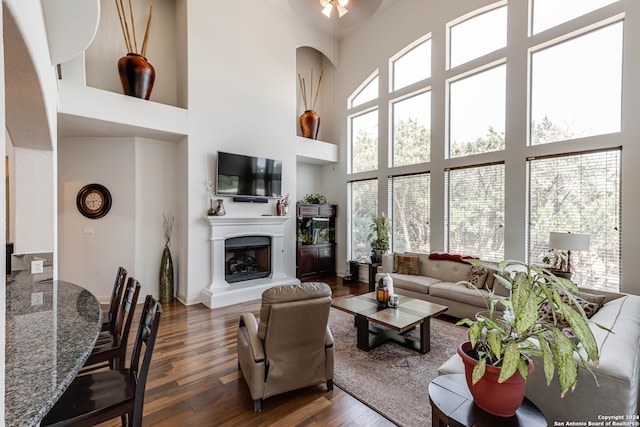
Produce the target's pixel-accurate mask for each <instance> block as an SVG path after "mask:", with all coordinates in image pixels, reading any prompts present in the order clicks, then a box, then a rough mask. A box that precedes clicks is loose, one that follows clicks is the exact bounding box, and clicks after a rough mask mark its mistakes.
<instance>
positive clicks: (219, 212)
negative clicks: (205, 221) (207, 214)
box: [214, 199, 227, 216]
mask: <svg viewBox="0 0 640 427" xmlns="http://www.w3.org/2000/svg"><path fill="white" fill-rule="evenodd" d="M216 202H217V203H218V205H217V206H216V211H215V213H214V215H215V216H225V215H226V214H227V210H226V209H225V208H224V204H223V202H224V200H223V199H218V200H216Z"/></svg>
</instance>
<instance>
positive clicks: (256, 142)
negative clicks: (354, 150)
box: [3, 0, 640, 304]
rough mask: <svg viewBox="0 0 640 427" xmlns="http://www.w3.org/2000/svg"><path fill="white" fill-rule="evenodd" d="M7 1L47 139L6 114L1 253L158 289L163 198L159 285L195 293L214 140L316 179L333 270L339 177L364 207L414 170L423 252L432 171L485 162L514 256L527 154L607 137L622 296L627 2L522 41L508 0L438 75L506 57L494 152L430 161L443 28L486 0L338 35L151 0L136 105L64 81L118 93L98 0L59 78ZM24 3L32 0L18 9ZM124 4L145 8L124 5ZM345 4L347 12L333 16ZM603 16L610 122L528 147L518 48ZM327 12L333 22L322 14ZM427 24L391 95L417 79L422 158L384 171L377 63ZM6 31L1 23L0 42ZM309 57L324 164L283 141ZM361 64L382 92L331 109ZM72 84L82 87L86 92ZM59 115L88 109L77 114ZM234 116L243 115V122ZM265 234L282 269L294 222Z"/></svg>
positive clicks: (34, 30) (522, 9)
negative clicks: (151, 72) (373, 147)
mask: <svg viewBox="0 0 640 427" xmlns="http://www.w3.org/2000/svg"><path fill="white" fill-rule="evenodd" d="M18 3H20V2H13V1H6V2H5V14H6V13H11V14H12V15H14V16H15V17H17V20H18V21H19V22H34V21H35V22H36V23H38V24H37V25H35V26H29V34H25V35H24V38H25V40H26V43H25V46H27V48H28V51H29V52H30V55H31V56H32V58H33V61H34V63H35V66H34V67H33V69H34V70H35V73H34V74H35V75H36V76H37V77H39V78H41V79H42V80H41V81H38V80H37V78H36V80H32V81H31V85H33V86H37V87H42V88H44V89H43V91H42V93H43V94H44V95H41V96H40V97H38V98H35V97H29V99H30V100H34V99H35V100H38V99H43V100H44V101H43V102H42V104H44V105H39V106H37V107H36V108H32V109H31V110H33V111H34V112H39V113H40V114H41V115H40V116H39V117H38V119H37V120H36V121H32V122H31V123H35V124H34V125H33V126H38V127H42V128H44V129H45V132H43V133H44V134H45V135H48V138H49V139H50V142H49V147H50V148H49V150H44V151H42V150H34V148H35V147H34V145H30V142H29V141H27V142H24V141H22V140H21V138H20V133H19V132H18V131H17V130H14V129H13V128H12V123H11V121H10V119H9V118H8V119H7V128H8V129H9V134H10V137H11V139H12V141H13V143H14V144H13V145H14V146H15V147H17V148H15V151H14V156H13V159H14V160H12V162H11V163H10V166H9V170H10V176H11V173H12V172H13V177H14V183H13V185H14V187H11V188H12V189H13V190H14V191H11V192H10V194H11V196H10V197H11V200H10V207H11V208H10V209H11V210H10V218H12V219H13V222H11V224H10V226H9V228H10V234H9V235H10V240H12V241H14V242H15V245H16V246H15V250H16V252H18V253H34V252H35V253H53V254H54V256H53V260H54V261H52V263H53V265H54V274H55V277H58V278H61V279H65V280H69V281H72V282H76V283H82V284H83V285H85V286H86V287H87V288H88V289H89V290H91V291H92V292H93V293H94V294H95V295H96V296H98V297H99V299H100V300H101V301H106V300H107V299H108V293H109V291H110V285H111V280H112V276H113V271H114V270H115V267H116V266H117V265H125V266H127V267H128V269H129V270H130V271H131V272H132V274H134V275H135V276H136V277H138V278H139V279H140V281H141V282H142V284H143V286H144V290H143V292H145V293H157V292H158V291H157V271H158V268H159V263H160V256H161V252H162V248H163V244H164V242H163V236H162V214H163V213H164V212H170V213H173V214H174V215H175V217H176V227H175V231H174V233H175V234H174V237H173V246H172V247H171V249H172V254H173V256H174V263H175V266H176V277H177V280H176V294H177V298H178V299H179V300H180V301H182V302H183V303H185V304H198V303H199V302H200V301H201V298H202V292H203V290H205V289H206V288H208V287H209V285H210V284H211V265H210V264H211V259H210V242H209V232H210V230H209V225H208V224H207V223H206V221H205V220H204V216H205V214H206V211H207V209H208V207H209V205H208V203H209V202H208V200H207V194H206V191H205V187H204V184H205V182H206V181H207V180H211V179H212V178H213V177H214V176H215V155H216V152H217V151H229V152H236V153H241V154H250V155H257V156H265V157H270V158H277V159H280V160H282V161H283V193H290V194H291V195H292V196H291V198H292V199H293V200H298V199H300V198H302V197H303V196H304V195H305V194H307V193H322V194H324V195H326V196H327V198H328V200H329V201H330V202H331V203H334V204H336V205H338V218H337V230H338V244H337V256H336V260H337V261H336V268H337V271H338V273H339V274H344V273H345V271H346V268H347V261H349V260H351V259H354V255H355V254H354V253H353V252H352V250H351V249H352V248H354V247H356V246H357V245H356V243H357V242H353V241H351V240H350V239H349V236H351V235H352V234H351V228H350V227H351V218H350V217H349V212H350V210H349V204H350V200H349V197H348V191H347V189H348V188H349V185H351V184H350V182H359V181H362V180H370V179H376V180H377V181H376V185H375V189H376V194H377V197H372V199H374V201H375V202H376V209H375V211H376V212H377V211H379V210H380V209H378V207H380V208H381V207H384V206H387V203H388V198H389V197H388V196H389V195H388V192H387V182H386V179H385V178H386V177H388V176H393V175H398V174H410V173H424V172H427V171H430V172H431V187H430V191H431V192H430V200H431V205H430V212H431V216H430V220H429V223H430V236H429V239H428V242H427V243H428V250H438V249H440V250H448V249H450V248H449V247H447V241H446V237H445V236H446V235H447V233H446V228H445V200H446V197H445V171H447V170H455V169H456V168H460V167H466V166H470V165H485V164H493V163H496V162H497V163H502V164H503V165H504V181H505V187H504V212H503V217H504V222H503V223H502V226H503V227H502V231H501V232H502V233H504V244H503V245H504V246H503V247H502V249H501V250H502V252H501V255H502V258H515V259H523V260H524V259H526V258H527V256H528V252H529V250H530V247H529V244H528V243H527V239H526V235H527V230H528V225H527V218H528V211H527V209H528V208H527V202H528V199H527V198H528V193H527V184H528V183H527V175H526V172H525V171H526V168H527V166H526V164H527V159H529V158H533V157H545V156H551V155H560V154H566V153H582V152H587V151H588V152H591V151H598V150H611V149H618V148H620V147H621V151H620V182H621V183H622V188H623V189H624V191H621V194H620V204H619V210H620V220H619V245H620V251H619V265H617V266H615V269H616V270H617V271H618V274H617V276H618V279H617V280H618V283H619V289H618V290H619V291H622V292H626V293H631V294H640V284H638V283H636V281H635V280H634V279H633V277H634V267H633V261H632V260H631V257H630V254H633V253H636V252H637V250H638V249H640V247H639V246H640V225H639V224H637V221H634V218H635V215H634V212H635V211H636V210H637V207H638V205H637V204H638V201H637V197H635V191H634V189H633V183H635V182H638V178H640V177H639V176H638V175H639V174H640V171H638V168H634V167H633V164H634V160H635V159H638V158H640V153H638V151H637V150H639V149H640V148H638V147H637V144H634V141H635V138H634V137H635V136H637V135H638V134H640V129H639V126H640V124H638V121H637V120H634V116H633V113H634V112H635V111H638V107H639V106H638V103H639V102H640V101H639V99H640V97H639V96H637V95H638V90H639V89H638V88H637V85H633V84H632V81H631V79H632V76H634V75H637V74H638V69H639V68H640V58H639V57H638V55H640V53H638V52H639V51H640V49H637V46H635V43H637V40H640V34H638V32H639V31H640V25H639V24H638V22H637V20H638V19H640V18H639V17H638V16H639V15H638V14H639V13H640V10H638V9H639V6H638V5H637V4H636V2H633V1H631V0H621V1H617V2H610V4H607V5H604V6H603V7H602V8H599V9H598V10H595V11H592V12H589V13H587V14H585V15H583V16H579V17H577V18H575V19H573V20H571V21H570V22H569V24H565V25H564V26H559V27H557V28H552V29H550V30H548V31H544V32H542V33H541V34H539V35H536V36H535V37H533V40H528V39H527V37H526V28H527V26H528V24H527V18H526V17H527V14H528V5H527V4H526V3H527V2H517V3H516V2H512V3H509V8H508V9H509V10H508V17H509V27H508V36H507V37H508V40H509V45H508V47H506V48H504V49H498V50H497V51H494V52H490V53H488V54H487V55H485V57H484V58H483V59H481V60H475V61H471V64H466V65H465V64H462V65H460V66H459V67H457V71H455V70H454V71H455V73H456V74H455V76H457V75H458V74H457V73H458V72H459V73H461V74H460V75H466V74H465V73H471V72H472V71H473V70H475V69H476V68H478V67H481V68H482V67H486V66H487V65H488V64H491V65H494V64H496V63H499V62H500V61H503V58H506V60H504V61H506V68H507V79H506V101H505V106H504V107H503V108H504V111H505V112H506V118H505V120H504V125H505V128H504V129H503V131H504V132H505V135H506V138H505V139H506V144H505V148H504V149H503V150H499V151H494V152H487V153H482V154H476V155H473V156H467V157H464V156H463V157H456V158H447V157H449V156H448V154H446V153H445V141H446V138H447V134H448V132H449V130H447V124H446V117H447V114H448V113H447V111H446V108H445V105H446V99H447V96H448V94H447V89H446V84H445V83H446V82H447V81H448V79H450V78H453V77H454V71H451V70H448V69H447V67H446V60H445V57H446V54H445V52H444V49H445V48H444V43H443V41H444V40H445V39H446V37H447V36H446V24H447V23H449V22H454V21H456V20H458V19H460V18H461V17H464V16H466V15H467V14H469V13H472V12H474V11H476V10H478V9H481V8H484V7H488V6H491V5H494V3H495V2H492V1H479V0H478V1H454V2H436V1H417V0H416V1H409V0H404V1H396V2H390V4H389V5H386V7H381V8H380V10H379V11H378V12H377V13H375V14H374V15H373V16H372V17H371V18H370V19H369V20H367V21H365V22H364V23H362V24H361V25H360V26H359V27H358V28H356V29H354V30H352V31H351V32H350V33H349V34H347V35H345V36H343V38H341V39H340V40H336V39H335V38H334V35H333V34H332V31H333V29H330V30H329V31H328V32H327V31H323V30H321V29H316V28H312V27H311V26H310V25H309V24H308V23H307V22H305V21H302V20H301V19H298V17H297V16H296V15H294V14H293V13H292V12H291V11H290V10H289V6H288V5H287V4H285V3H286V2H285V1H284V0H272V1H267V2H263V1H260V2H259V1H254V2H252V3H251V13H247V10H248V9H247V5H246V3H242V4H240V2H225V3H222V4H220V3H219V2H215V3H213V2H211V3H209V2H198V3H195V2H187V1H164V2H163V1H160V2H154V21H153V24H152V25H153V26H152V32H151V35H150V48H149V49H150V50H149V54H148V56H149V60H150V61H151V62H152V63H154V65H156V68H157V72H158V79H157V81H156V84H155V87H154V92H153V93H152V97H151V102H148V103H146V104H149V105H146V104H145V103H144V101H142V100H133V99H132V100H125V101H122V100H120V99H117V100H116V99H113V98H112V97H111V96H108V97H107V96H106V95H105V94H104V93H102V92H99V93H98V91H93V90H91V91H90V92H84V91H77V92H74V90H76V89H77V83H78V81H83V80H84V78H85V76H84V73H85V69H86V82H87V83H86V84H87V86H91V88H98V90H99V91H105V92H112V93H114V94H115V93H116V92H118V90H119V88H118V85H119V84H120V83H119V81H118V77H117V72H116V68H115V62H116V61H117V58H118V56H121V55H122V54H123V53H124V50H125V49H124V47H123V42H122V37H121V34H120V29H119V27H118V21H117V14H116V12H115V10H114V8H113V5H112V3H111V2H107V1H105V2H102V4H101V6H102V7H101V16H100V20H101V23H100V25H103V23H102V20H103V19H106V20H107V21H108V23H107V24H106V25H107V26H108V28H109V29H110V30H109V31H108V32H106V33H105V32H102V31H101V30H98V34H97V35H96V39H95V42H94V43H92V44H91V45H90V46H88V47H87V49H86V51H85V53H84V55H85V58H86V59H85V60H84V61H83V60H80V61H79V60H78V59H77V58H75V57H74V58H73V59H71V60H69V61H67V62H65V63H63V64H62V65H61V73H62V80H56V77H55V72H54V71H55V68H56V67H54V66H53V65H51V61H50V58H49V51H48V50H47V48H46V46H47V37H46V31H45V27H44V23H43V22H42V18H41V17H39V18H38V16H39V14H40V12H39V11H38V9H39V6H33V5H30V6H24V5H20V4H18ZM316 3H318V2H316V1H313V2H311V1H310V2H309V8H314V9H320V6H319V5H318V4H316ZM606 3H609V2H606ZM603 4H604V3H603ZM357 6H358V4H357V3H355V2H354V3H353V5H351V6H350V9H352V10H350V13H351V14H354V12H356V10H353V9H356V8H357ZM33 7H35V10H29V9H30V8H33ZM317 13H318V14H320V11H319V10H318V11H317ZM34 15H35V16H36V18H34ZM138 16H140V17H144V16H146V15H145V14H144V12H141V13H140V14H139V15H138ZM321 17H322V18H324V17H323V16H321ZM348 17H349V14H347V15H346V16H345V17H344V19H346V18H348ZM23 18H24V20H22V19H23ZM334 18H335V17H334ZM143 20H144V19H143V18H142V19H140V21H141V22H142V21H143ZM620 20H623V21H624V27H623V28H624V29H623V40H624V44H623V46H622V55H623V61H622V69H621V76H620V77H621V81H620V94H619V95H620V96H619V100H620V110H619V113H620V116H619V121H618V122H617V123H616V127H617V128H616V129H615V130H614V131H610V132H606V133H603V134H595V135H589V136H582V137H580V138H577V139H574V140H567V141H562V142H561V143H551V144H540V145H536V146H528V145H527V143H526V141H527V138H528V137H527V135H528V130H527V128H528V120H527V115H528V105H529V101H528V89H527V83H526V81H527V80H526V75H527V55H526V53H527V49H530V48H534V47H538V46H542V45H545V44H546V43H551V42H552V41H555V40H558V39H563V38H567V37H569V36H571V37H573V36H574V35H575V34H579V33H580V32H581V31H583V29H585V28H588V29H591V28H599V27H601V26H603V25H604V24H603V23H606V24H610V23H614V22H618V21H620ZM335 22H336V24H335V25H336V26H339V25H340V21H339V20H337V19H336V21H335ZM427 34H431V38H432V39H433V45H432V49H433V53H434V57H433V60H432V69H433V72H432V77H430V78H429V79H425V80H422V81H420V82H418V83H416V84H413V85H409V86H407V87H406V88H404V89H403V90H401V91H400V92H399V95H398V96H405V95H409V94H411V93H413V92H414V91H416V90H418V89H419V90H423V89H425V88H427V87H428V88H430V91H431V100H432V101H431V102H432V105H433V108H432V111H431V141H432V144H431V153H430V157H431V160H430V161H429V162H426V163H420V164H411V165H404V166H400V167H396V168H394V167H390V166H388V165H389V161H388V153H389V152H390V149H389V146H390V144H389V142H388V140H389V136H388V134H389V129H388V127H389V123H388V120H387V119H386V118H384V117H387V116H388V112H389V111H388V110H389V102H390V101H392V100H393V99H395V98H394V97H395V95H392V94H389V93H387V91H386V90H384V88H387V87H389V79H390V76H389V72H388V70H389V59H390V58H392V57H394V55H396V54H398V53H399V52H401V51H402V50H403V49H404V48H406V47H407V46H410V45H411V44H412V43H414V42H415V41H416V40H419V39H421V38H422V37H424V36H425V35H427ZM7 40H9V39H8V38H7V37H6V36H5V44H6V41H7ZM11 40H13V39H11ZM438 41H440V43H439V44H438V43H437V42H438ZM372 46H375V49H374V48H372ZM512 46H514V47H512ZM300 47H305V48H307V47H311V48H314V49H316V51H318V52H322V54H317V55H315V54H309V56H308V57H307V58H306V59H305V60H300V57H299V56H298V54H297V52H298V48H300ZM5 49H6V50H8V48H7V47H5ZM118 52H119V53H118ZM307 52H308V51H307ZM13 61H15V60H13ZM109 61H110V62H109ZM15 62H17V61H15ZM12 64H13V62H12V60H11V59H6V60H5V65H6V67H7V69H9V68H10V67H12ZM311 68H314V70H315V71H316V72H319V71H320V70H321V69H324V70H325V77H324V80H323V83H322V91H321V92H320V101H319V102H320V103H319V105H318V112H319V114H320V115H321V117H322V124H321V127H320V129H321V130H320V135H319V139H321V140H323V141H327V142H330V143H334V144H336V145H337V147H338V148H337V150H338V156H337V157H338V159H337V161H335V162H330V163H328V164H324V165H317V164H314V163H307V162H301V161H299V160H298V157H297V155H296V150H297V149H298V147H299V145H300V144H301V142H300V141H299V140H298V138H297V137H296V135H297V133H298V131H297V117H298V115H299V114H300V113H301V112H302V111H301V110H302V108H301V101H300V98H299V95H298V93H297V87H298V81H297V73H298V72H300V73H301V74H303V75H305V76H308V72H309V71H308V70H310V69H311ZM376 70H378V72H379V87H380V88H383V89H381V90H380V94H381V97H380V101H379V102H377V101H371V102H370V103H368V104H364V105H363V106H362V110H358V109H348V108H347V102H346V101H347V100H348V99H349V98H350V97H351V96H352V95H354V94H355V93H356V92H357V90H358V88H360V87H361V85H362V84H363V83H365V82H367V81H368V80H367V79H368V78H369V77H370V76H372V75H373V73H374V72H375V71H376ZM6 74H11V73H10V71H7V72H6ZM29 75H32V74H29ZM316 76H317V75H316ZM316 79H317V77H316ZM7 92H8V93H9V92H10V91H9V90H7ZM58 92H59V93H58ZM87 93H90V96H96V98H91V97H87ZM621 94H623V95H621ZM634 95H636V96H634ZM12 99H14V98H11V97H9V96H8V97H7V115H8V117H9V114H10V111H9V110H11V109H12V108H11V106H12V105H14V104H12V103H11V101H12ZM158 104H160V105H158ZM374 105H376V106H378V107H377V108H379V111H380V119H379V134H378V143H379V148H378V152H379V156H378V161H377V166H378V167H377V168H376V170H366V171H362V172H357V173H352V174H348V173H347V171H348V170H350V169H349V168H350V166H349V159H350V153H351V148H350V147H349V141H350V139H349V131H348V130H349V126H350V125H349V123H350V122H349V120H347V118H349V117H350V116H351V115H352V114H355V113H358V112H361V111H364V110H367V111H368V109H370V108H373V106H374ZM105 106H107V107H105ZM590 107H591V105H590ZM592 109H596V108H595V106H593V108H592ZM82 110H85V111H82ZM21 111H25V110H21ZM26 111H29V109H26ZM43 111H44V113H43ZM101 114H102V115H101ZM27 117H29V115H27ZM75 117H83V118H85V119H87V118H88V119H90V120H86V121H85V122H84V123H81V124H80V125H79V126H78V125H77V123H76V120H75ZM249 118H250V119H251V120H252V122H251V123H247V119H249ZM41 134H42V133H41ZM41 134H40V135H41ZM25 138H26V139H27V140H28V139H29V138H30V135H29V134H28V133H27V134H26V136H25ZM31 138H32V137H31ZM31 144H33V141H31ZM3 145H4V144H3ZM293 147H296V149H294V148H293ZM89 182H102V183H104V184H105V185H106V186H107V187H108V188H109V189H110V190H111V191H112V193H113V196H114V205H113V207H112V212H111V214H110V215H108V216H106V217H105V218H103V219H102V220H100V221H87V220H86V219H83V218H81V217H80V216H79V214H78V212H77V210H76V206H75V195H76V193H77V190H78V189H79V188H80V187H81V184H85V183H89ZM27 195H29V196H31V195H37V196H38V197H36V198H32V197H27ZM32 199H38V200H42V201H44V202H38V203H36V202H32V201H30V200H32ZM225 206H226V209H227V216H229V217H231V216H238V217H243V216H260V215H262V214H273V213H274V205H273V201H272V202H271V203H268V204H264V205H262V204H243V203H233V202H232V201H231V200H230V199H229V200H226V201H225ZM621 230H624V234H623V233H622V232H621ZM571 231H574V232H577V231H575V230H571ZM283 234H284V236H285V243H284V247H283V251H284V254H285V256H284V270H285V271H286V273H287V275H289V276H291V277H294V276H295V256H294V254H295V224H294V221H291V220H289V221H287V222H285V225H284V233H283ZM360 243H362V242H360ZM365 243H366V242H365ZM625 254H627V255H626V256H625ZM482 255H484V254H482ZM533 261H536V260H533Z"/></svg>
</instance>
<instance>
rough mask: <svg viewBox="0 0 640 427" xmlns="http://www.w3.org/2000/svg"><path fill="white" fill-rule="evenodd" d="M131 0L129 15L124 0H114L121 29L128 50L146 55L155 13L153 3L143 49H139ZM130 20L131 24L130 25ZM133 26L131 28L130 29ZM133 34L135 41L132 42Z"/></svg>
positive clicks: (150, 6)
mask: <svg viewBox="0 0 640 427" xmlns="http://www.w3.org/2000/svg"><path fill="white" fill-rule="evenodd" d="M128 1H129V16H127V10H126V8H125V6H124V1H123V0H114V2H115V4H116V9H117V10H118V19H119V21H120V29H121V30H122V35H123V37H124V43H125V45H126V47H127V52H131V53H136V54H139V55H142V56H145V55H146V53H147V43H148V41H149V30H150V28H151V17H152V13H153V5H149V18H148V19H147V25H146V28H145V33H144V40H143V42H142V51H141V52H139V51H138V38H137V36H136V27H135V25H136V24H135V22H136V21H135V17H134V15H133V5H132V3H131V0H128ZM129 22H130V23H131V25H129ZM129 26H131V30H129ZM131 34H133V43H132V42H131Z"/></svg>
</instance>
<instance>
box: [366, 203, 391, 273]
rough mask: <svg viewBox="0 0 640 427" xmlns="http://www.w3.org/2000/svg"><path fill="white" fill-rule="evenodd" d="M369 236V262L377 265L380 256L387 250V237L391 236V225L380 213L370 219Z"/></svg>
mask: <svg viewBox="0 0 640 427" xmlns="http://www.w3.org/2000/svg"><path fill="white" fill-rule="evenodd" d="M369 230H370V232H369V235H368V236H367V240H371V251H372V255H371V262H372V263H374V264H375V263H378V262H380V261H381V260H382V254H383V253H386V252H387V251H388V250H389V248H390V247H389V235H390V234H391V225H390V224H389V219H388V218H387V217H386V216H385V215H384V212H381V213H380V216H373V217H371V224H369Z"/></svg>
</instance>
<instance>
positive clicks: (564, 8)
mask: <svg viewBox="0 0 640 427" xmlns="http://www.w3.org/2000/svg"><path fill="white" fill-rule="evenodd" d="M532 1H533V8H532V10H533V14H532V17H531V20H532V25H531V28H532V32H533V34H537V33H539V32H541V31H544V30H546V29H548V28H551V27H555V26H556V25H558V24H561V23H563V22H567V21H569V20H570V19H573V18H577V17H578V16H580V15H584V14H585V13H588V12H591V11H593V10H596V9H598V8H601V7H603V6H606V5H608V4H611V3H615V2H616V1H617V0H562V1H558V0H532Z"/></svg>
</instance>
